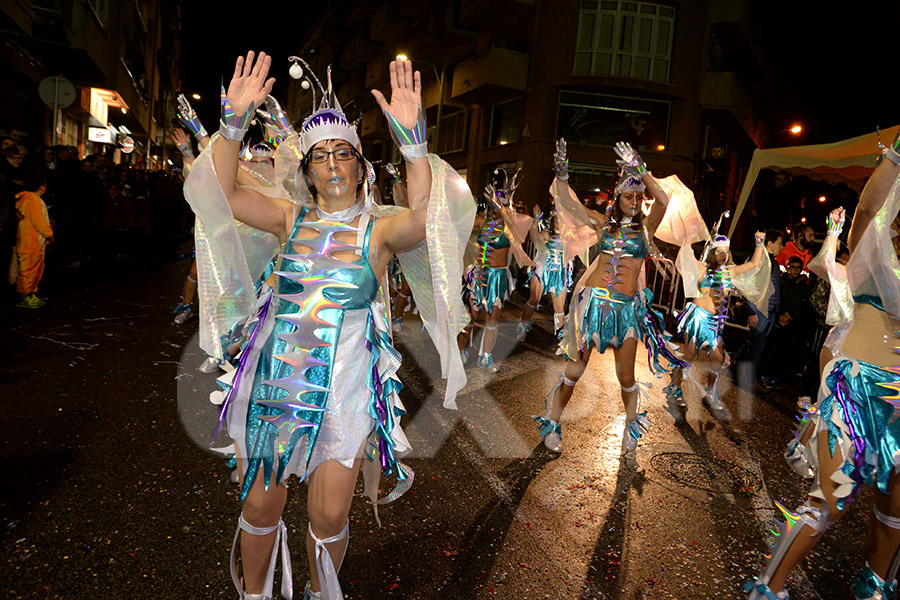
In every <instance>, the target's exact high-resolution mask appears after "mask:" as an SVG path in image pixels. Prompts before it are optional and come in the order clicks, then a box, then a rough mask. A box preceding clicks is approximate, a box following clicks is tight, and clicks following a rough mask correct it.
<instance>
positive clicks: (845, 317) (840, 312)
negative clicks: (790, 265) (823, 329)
mask: <svg viewBox="0 0 900 600" xmlns="http://www.w3.org/2000/svg"><path fill="white" fill-rule="evenodd" d="M837 248H838V236H836V235H829V236H826V237H825V243H824V244H822V249H821V250H819V253H818V254H817V255H816V257H815V258H813V259H812V260H811V261H809V264H807V265H806V267H807V268H808V269H809V270H810V271H812V272H813V273H815V274H816V275H818V276H819V277H821V278H822V279H824V280H825V281H827V282H828V283H829V284H830V286H831V292H830V294H829V297H828V310H827V311H826V313H825V323H827V324H828V325H836V324H838V323H841V322H845V321H849V320H850V319H852V318H853V293H852V292H851V291H850V282H849V281H848V280H847V267H846V266H844V265H842V264H840V263H838V262H837V260H836V257H837Z"/></svg>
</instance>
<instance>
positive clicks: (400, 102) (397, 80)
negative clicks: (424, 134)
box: [372, 58, 422, 129]
mask: <svg viewBox="0 0 900 600" xmlns="http://www.w3.org/2000/svg"><path fill="white" fill-rule="evenodd" d="M390 71H391V101H390V102H388V101H387V100H385V97H384V94H382V93H381V92H379V91H378V90H372V95H373V96H375V101H376V102H378V106H380V107H381V110H382V111H384V113H385V114H386V115H390V116H391V117H393V118H394V119H395V120H396V121H397V122H398V123H399V124H400V125H401V126H402V127H404V128H406V129H413V128H414V127H415V126H416V122H417V121H418V119H419V107H420V106H422V76H421V75H420V74H419V72H418V71H416V72H415V73H414V72H413V68H412V63H411V62H410V61H408V60H400V59H399V58H398V59H396V60H393V61H391V64H390Z"/></svg>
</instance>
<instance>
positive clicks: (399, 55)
mask: <svg viewBox="0 0 900 600" xmlns="http://www.w3.org/2000/svg"><path fill="white" fill-rule="evenodd" d="M397 60H402V61H407V60H409V57H408V56H406V55H405V54H398V55H397Z"/></svg>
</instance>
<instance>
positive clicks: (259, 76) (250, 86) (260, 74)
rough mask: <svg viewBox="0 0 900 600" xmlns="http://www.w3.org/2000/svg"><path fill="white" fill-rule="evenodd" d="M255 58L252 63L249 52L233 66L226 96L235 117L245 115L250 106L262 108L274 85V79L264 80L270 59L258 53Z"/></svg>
mask: <svg viewBox="0 0 900 600" xmlns="http://www.w3.org/2000/svg"><path fill="white" fill-rule="evenodd" d="M255 58H256V60H255V61H254V52H253V50H251V51H250V52H248V53H247V58H244V57H243V56H239V57H238V59H237V62H236V63H235V65H234V75H232V77H231V83H229V84H228V91H227V92H226V96H227V98H228V104H230V105H231V109H232V110H233V111H234V113H235V114H236V115H241V114H244V113H246V112H247V111H248V110H250V109H251V105H252V107H253V108H257V107H259V106H262V105H263V103H264V102H265V101H266V97H268V95H269V93H270V92H271V91H272V85H273V84H274V83H275V78H274V77H272V78H270V79H268V80H267V79H266V76H267V75H268V74H269V67H270V66H271V65H272V57H271V56H268V55H267V54H266V53H265V52H260V53H259V56H256V57H255Z"/></svg>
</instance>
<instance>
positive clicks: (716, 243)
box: [710, 235, 731, 249]
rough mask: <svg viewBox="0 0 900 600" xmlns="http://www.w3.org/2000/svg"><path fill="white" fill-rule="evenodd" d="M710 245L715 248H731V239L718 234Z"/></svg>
mask: <svg viewBox="0 0 900 600" xmlns="http://www.w3.org/2000/svg"><path fill="white" fill-rule="evenodd" d="M710 247H711V248H713V249H716V248H731V240H729V239H728V238H727V237H726V236H724V235H717V236H716V237H715V239H714V240H713V241H712V243H711V244H710Z"/></svg>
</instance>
